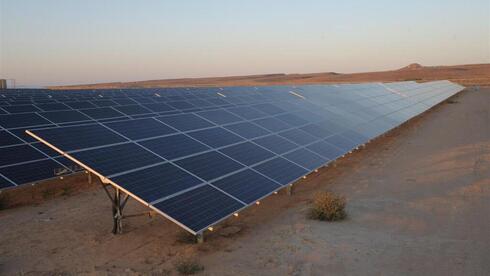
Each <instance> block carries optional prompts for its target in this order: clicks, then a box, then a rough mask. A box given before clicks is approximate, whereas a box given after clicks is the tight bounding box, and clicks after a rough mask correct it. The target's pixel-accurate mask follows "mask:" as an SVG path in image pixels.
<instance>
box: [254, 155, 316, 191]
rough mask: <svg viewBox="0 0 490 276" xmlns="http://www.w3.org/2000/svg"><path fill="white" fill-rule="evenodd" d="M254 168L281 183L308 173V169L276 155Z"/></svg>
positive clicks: (283, 183)
mask: <svg viewBox="0 0 490 276" xmlns="http://www.w3.org/2000/svg"><path fill="white" fill-rule="evenodd" d="M254 169H255V170H257V171H258V172H260V173H262V174H264V175H266V176H268V177H270V178H272V179H274V180H275V181H277V182H279V183H280V184H281V185H286V184H289V183H291V182H292V181H294V180H296V179H298V178H300V177H301V176H303V175H305V174H307V173H308V171H307V170H305V169H303V168H301V167H299V166H297V165H295V164H293V163H291V162H289V161H287V160H286V159H284V158H281V157H276V158H274V159H272V160H269V161H267V162H265V163H262V164H259V165H257V166H255V167H254Z"/></svg>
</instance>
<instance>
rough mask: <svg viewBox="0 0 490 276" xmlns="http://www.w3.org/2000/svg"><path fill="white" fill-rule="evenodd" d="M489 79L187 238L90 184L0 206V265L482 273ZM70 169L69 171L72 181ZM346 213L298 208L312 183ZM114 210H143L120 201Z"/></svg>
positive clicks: (489, 244)
mask: <svg viewBox="0 0 490 276" xmlns="http://www.w3.org/2000/svg"><path fill="white" fill-rule="evenodd" d="M489 103H490V89H478V90H477V89H471V88H470V89H467V90H466V91H464V92H462V93H460V94H459V95H457V96H456V97H453V98H452V99H450V100H449V101H447V102H445V103H443V104H441V105H439V106H437V107H435V108H434V109H433V110H431V111H429V112H427V113H426V114H423V115H422V116H420V117H418V118H415V119H414V120H412V121H410V122H409V123H407V124H405V125H403V126H401V127H399V128H397V129H395V130H394V131H392V132H390V133H389V134H387V135H386V136H385V137H382V138H380V139H377V140H375V141H374V142H372V143H370V144H368V145H367V147H366V148H364V149H362V150H360V151H357V152H354V153H353V154H351V155H349V156H347V157H346V158H344V159H341V160H339V161H338V162H337V163H336V165H335V166H329V167H327V168H324V169H321V170H320V171H319V172H318V173H315V174H312V175H311V176H309V177H308V178H307V179H305V180H301V181H300V182H299V183H297V185H296V188H295V190H294V193H293V195H292V196H287V195H286V194H285V193H279V194H278V195H273V196H271V197H269V198H268V199H266V200H264V201H262V202H261V204H260V205H259V206H254V207H251V208H249V209H248V210H246V211H244V212H242V213H240V216H239V217H238V218H231V219H229V220H228V221H226V222H224V223H222V224H220V225H219V227H216V229H215V231H213V232H210V233H207V235H206V241H205V243H204V244H190V243H186V242H185V241H184V240H183V239H184V238H183V237H185V236H183V235H182V233H183V232H182V230H180V229H179V227H178V226H176V225H175V224H173V223H171V222H169V221H167V220H165V219H164V218H162V217H160V216H156V217H152V218H149V217H145V216H141V217H134V218H130V219H127V220H125V222H124V227H125V228H124V230H125V232H124V233H123V234H122V235H117V236H115V235H112V234H111V233H110V230H111V227H112V221H111V211H110V203H109V200H108V199H107V198H106V195H105V194H104V192H103V191H102V189H101V188H99V186H97V185H92V186H90V187H88V188H85V189H82V190H81V191H80V192H77V193H74V194H72V195H69V194H68V195H63V196H59V197H55V198H54V199H51V200H47V201H45V202H41V203H39V204H36V205H31V206H23V207H19V208H13V209H7V210H3V211H0V274H1V275H71V274H77V275H78V274H81V275H148V274H149V275H177V274H178V273H177V272H176V269H175V264H176V263H178V262H179V261H180V260H183V259H186V260H187V259H193V260H194V261H196V262H198V263H200V264H202V265H203V266H204V271H203V272H201V274H200V275H489V274H490V261H489V260H490V259H489V256H490V235H489V233H490V217H489V214H490V104H489ZM84 180H85V178H84V177H82V178H81V179H80V181H84ZM321 190H330V191H334V192H336V193H340V194H342V195H345V196H346V197H347V200H348V203H347V212H348V218H347V220H345V221H342V222H335V223H327V222H319V221H312V220H309V219H306V217H305V213H306V210H307V208H308V206H309V203H310V202H311V199H312V197H313V195H314V193H315V192H316V191H321ZM128 204H129V205H128V207H126V213H138V212H142V211H145V210H146V209H145V208H144V207H143V206H142V205H140V204H139V203H137V202H135V201H130V202H129V203H128Z"/></svg>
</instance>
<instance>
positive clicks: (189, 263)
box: [175, 260, 204, 275]
mask: <svg viewBox="0 0 490 276" xmlns="http://www.w3.org/2000/svg"><path fill="white" fill-rule="evenodd" d="M175 268H176V269H177V271H178V272H179V273H180V274H182V275H192V274H196V273H199V272H201V271H203V270H204V266H202V265H201V264H199V263H198V262H196V261H195V260H182V261H180V262H178V263H177V265H176V266H175Z"/></svg>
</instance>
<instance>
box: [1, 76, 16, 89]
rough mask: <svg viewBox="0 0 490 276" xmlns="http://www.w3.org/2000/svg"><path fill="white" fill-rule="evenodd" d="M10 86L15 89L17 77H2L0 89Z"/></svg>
mask: <svg viewBox="0 0 490 276" xmlns="http://www.w3.org/2000/svg"><path fill="white" fill-rule="evenodd" d="M9 88H14V89H15V79H0V90H4V89H9Z"/></svg>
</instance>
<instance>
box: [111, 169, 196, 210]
mask: <svg viewBox="0 0 490 276" xmlns="http://www.w3.org/2000/svg"><path fill="white" fill-rule="evenodd" d="M111 180H112V181H114V183H116V184H117V185H119V186H121V187H122V188H124V189H126V190H128V191H131V193H132V194H134V195H136V196H137V197H139V198H141V199H143V200H144V201H146V202H152V201H155V200H157V199H161V198H164V197H168V196H170V195H172V194H175V193H178V192H181V191H183V190H186V189H189V188H191V187H194V186H196V185H199V184H201V183H202V181H201V180H199V179H197V178H196V177H194V176H192V175H190V174H188V173H187V172H185V171H183V170H181V169H179V168H177V167H176V166H174V165H172V164H170V163H166V164H162V165H158V166H154V167H150V168H146V169H143V170H139V171H135V172H131V173H127V174H123V175H120V176H116V177H113V178H112V179H111Z"/></svg>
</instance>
